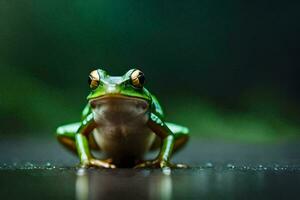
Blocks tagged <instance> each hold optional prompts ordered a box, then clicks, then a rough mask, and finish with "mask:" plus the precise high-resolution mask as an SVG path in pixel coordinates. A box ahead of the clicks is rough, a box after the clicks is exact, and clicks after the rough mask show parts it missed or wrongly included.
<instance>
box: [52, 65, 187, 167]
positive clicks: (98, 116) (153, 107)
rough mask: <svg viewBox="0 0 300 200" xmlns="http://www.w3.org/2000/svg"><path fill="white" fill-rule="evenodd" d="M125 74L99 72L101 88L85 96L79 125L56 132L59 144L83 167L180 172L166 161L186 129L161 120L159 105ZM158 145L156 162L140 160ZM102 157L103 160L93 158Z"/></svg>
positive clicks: (143, 88)
mask: <svg viewBox="0 0 300 200" xmlns="http://www.w3.org/2000/svg"><path fill="white" fill-rule="evenodd" d="M134 71H135V69H131V70H129V71H128V72H127V73H126V74H125V75H123V76H109V75H108V74H107V73H106V72H105V71H104V70H101V69H98V70H97V73H98V75H99V77H100V82H99V85H98V86H97V87H96V88H94V89H93V90H92V91H91V93H90V94H89V95H88V97H87V99H88V104H87V105H86V107H85V108H84V110H83V113H82V120H81V122H78V123H73V124H68V125H64V126H61V127H58V129H57V132H56V135H57V138H58V140H59V141H60V142H61V143H62V144H63V145H64V146H66V147H67V148H68V149H71V150H73V151H74V152H77V153H78V156H79V159H80V164H81V166H82V167H104V168H115V167H124V166H125V167H128V166H135V167H161V168H162V167H184V165H174V164H172V163H171V162H170V157H171V154H172V152H174V151H176V150H178V149H180V148H181V147H182V146H183V145H184V144H185V143H186V142H187V140H188V129H187V128H186V127H182V126H179V125H176V124H173V123H167V122H165V120H164V114H163V111H162V108H161V106H160V104H159V102H158V100H157V99H156V98H155V96H153V95H152V94H151V93H150V92H149V91H148V90H147V89H146V88H145V87H140V88H137V87H135V86H133V84H132V81H131V74H132V73H133V72H134ZM158 145H160V152H159V154H158V156H157V158H156V159H154V160H151V161H142V158H143V155H144V154H145V153H146V152H147V151H149V150H152V149H155V148H156V147H159V146H158ZM91 149H93V150H95V151H96V150H98V151H101V152H103V153H104V154H105V155H106V156H107V159H106V160H99V159H96V158H95V157H93V156H92V154H91Z"/></svg>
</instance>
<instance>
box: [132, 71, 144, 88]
mask: <svg viewBox="0 0 300 200" xmlns="http://www.w3.org/2000/svg"><path fill="white" fill-rule="evenodd" d="M130 78H131V84H132V85H133V86H134V87H138V88H142V87H143V85H144V83H145V76H144V73H143V72H141V71H140V70H138V69H136V70H134V71H133V72H132V74H131V76H130Z"/></svg>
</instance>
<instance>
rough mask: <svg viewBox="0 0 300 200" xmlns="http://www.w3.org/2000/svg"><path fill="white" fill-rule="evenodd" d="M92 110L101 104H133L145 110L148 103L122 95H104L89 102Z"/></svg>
mask: <svg viewBox="0 0 300 200" xmlns="http://www.w3.org/2000/svg"><path fill="white" fill-rule="evenodd" d="M89 103H90V105H91V106H92V108H95V107H96V106H98V105H101V104H109V103H117V104H135V105H136V106H139V107H142V108H143V109H147V108H148V107H149V103H148V102H147V101H146V100H144V99H141V98H138V97H131V96H124V95H117V94H116V95H104V96H100V97H97V98H93V99H91V100H90V101H89Z"/></svg>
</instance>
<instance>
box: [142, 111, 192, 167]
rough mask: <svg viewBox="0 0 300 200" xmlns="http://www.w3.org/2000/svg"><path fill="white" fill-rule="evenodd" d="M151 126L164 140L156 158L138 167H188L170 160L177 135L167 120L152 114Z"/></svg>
mask: <svg viewBox="0 0 300 200" xmlns="http://www.w3.org/2000/svg"><path fill="white" fill-rule="evenodd" d="M148 126H149V128H150V129H151V130H152V131H153V132H154V133H155V134H156V135H157V136H158V137H160V138H161V140H162V146H161V149H160V152H159V154H158V156H157V158H156V159H154V160H151V161H146V162H143V163H141V164H138V165H137V166H136V168H143V167H160V168H164V167H172V168H174V167H175V168H186V167H187V166H186V165H183V164H172V163H171V162H170V157H171V155H172V151H173V149H174V145H175V141H176V136H175V134H173V133H172V131H171V130H170V128H169V127H168V126H167V124H166V123H165V122H163V121H162V120H161V118H160V117H158V116H157V115H155V114H154V113H151V114H150V119H149V121H148Z"/></svg>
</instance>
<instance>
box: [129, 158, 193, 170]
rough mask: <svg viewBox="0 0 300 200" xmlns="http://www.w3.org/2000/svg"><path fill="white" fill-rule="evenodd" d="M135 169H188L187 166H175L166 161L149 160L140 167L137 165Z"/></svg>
mask: <svg viewBox="0 0 300 200" xmlns="http://www.w3.org/2000/svg"><path fill="white" fill-rule="evenodd" d="M134 168H136V169H137V168H175V169H176V168H188V166H187V165H185V164H174V163H171V162H169V161H166V160H161V159H155V160H149V161H144V162H142V163H140V164H138V165H136V166H135V167H134Z"/></svg>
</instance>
